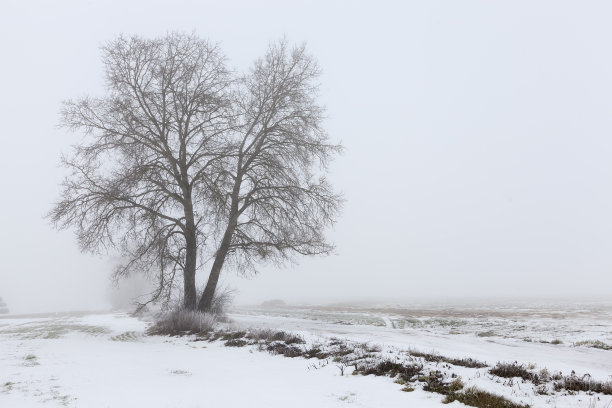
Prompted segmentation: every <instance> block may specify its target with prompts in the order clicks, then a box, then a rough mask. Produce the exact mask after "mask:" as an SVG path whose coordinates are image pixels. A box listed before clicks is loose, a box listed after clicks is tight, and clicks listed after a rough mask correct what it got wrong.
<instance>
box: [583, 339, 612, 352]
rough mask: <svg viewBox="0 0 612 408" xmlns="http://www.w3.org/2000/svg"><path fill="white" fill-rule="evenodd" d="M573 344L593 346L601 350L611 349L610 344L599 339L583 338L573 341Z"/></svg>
mask: <svg viewBox="0 0 612 408" xmlns="http://www.w3.org/2000/svg"><path fill="white" fill-rule="evenodd" d="M574 346H586V347H593V348H596V349H601V350H612V345H610V344H607V343H604V342H603V341H601V340H583V341H578V342H576V343H574Z"/></svg>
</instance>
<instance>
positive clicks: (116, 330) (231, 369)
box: [0, 309, 612, 408]
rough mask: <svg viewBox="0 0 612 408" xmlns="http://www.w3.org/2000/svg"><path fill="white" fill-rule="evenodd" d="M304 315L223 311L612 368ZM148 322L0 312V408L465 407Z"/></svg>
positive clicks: (345, 332)
mask: <svg viewBox="0 0 612 408" xmlns="http://www.w3.org/2000/svg"><path fill="white" fill-rule="evenodd" d="M308 313H309V312H307V311H304V310H302V311H300V313H296V312H291V311H283V312H282V313H281V312H279V311H275V312H265V311H261V310H250V311H248V310H244V309H243V310H239V311H237V312H236V313H233V314H231V315H230V317H231V319H232V320H233V321H234V325H236V326H239V327H258V328H265V327H269V328H280V329H284V330H288V331H293V332H297V333H301V334H302V335H304V337H305V338H306V339H307V340H309V341H317V340H320V339H321V338H329V337H332V336H336V337H344V338H349V339H354V340H359V341H367V342H370V343H377V344H380V345H382V346H383V349H384V350H387V349H388V350H391V349H393V350H398V349H404V350H405V349H409V348H413V349H419V350H422V351H426V352H431V351H435V352H439V353H440V354H442V355H447V356H451V357H473V358H476V359H480V360H486V361H487V362H488V363H489V364H494V363H495V362H497V361H514V360H517V361H521V362H526V363H527V362H528V363H533V364H535V365H537V366H538V368H543V367H546V368H548V369H549V370H562V371H564V372H565V373H569V371H571V370H576V372H577V373H579V374H583V373H586V372H588V373H590V374H591V375H593V376H594V377H597V378H599V379H602V380H605V379H610V374H612V351H606V350H597V349H592V348H586V347H572V346H571V344H561V345H551V344H542V343H537V342H525V341H522V340H518V339H516V338H511V337H508V338H503V337H497V336H493V337H479V336H477V335H474V334H470V333H468V332H463V333H460V334H449V333H447V332H444V330H447V328H444V329H439V330H433V329H432V328H431V326H427V325H425V326H423V327H419V328H415V327H403V328H397V327H396V326H397V325H396V323H397V318H394V317H393V316H391V315H389V314H384V316H379V318H380V320H381V321H382V324H380V325H379V324H378V323H376V324H367V318H363V316H361V317H359V320H360V322H361V323H362V324H347V323H348V322H346V321H343V322H333V321H332V320H334V319H335V318H334V319H332V318H325V317H322V316H321V314H319V315H317V313H320V312H315V311H312V312H311V315H312V317H313V318H307V317H308ZM369 313H370V312H369ZM323 314H324V313H323ZM376 315H377V314H376V312H371V313H370V314H369V316H370V317H372V316H374V317H375V316H376ZM314 318H316V319H317V320H314ZM362 318H363V319H362ZM374 320H375V319H374ZM598 321H599V320H598ZM364 322H365V323H364ZM339 323H342V324H339ZM600 323H602V324H604V322H603V321H600ZM608 323H609V322H606V323H605V324H608ZM146 325H147V323H146V322H143V321H141V320H138V319H136V318H133V317H130V316H128V315H126V314H122V313H106V314H90V315H74V316H73V315H59V316H37V317H11V316H9V317H4V318H0V407H2V408H5V407H7V408H13V407H14V408H22V407H38V406H41V407H43V406H44V407H62V406H68V407H84V408H97V407H147V408H157V407H173V408H176V407H193V408H196V407H212V406H225V407H242V406H249V407H288V406H290V407H344V406H347V404H350V405H349V406H358V407H422V408H428V407H442V406H450V407H452V406H463V405H462V404H460V403H458V402H454V403H453V404H448V405H443V404H442V403H441V401H442V396H441V395H438V394H434V393H428V392H425V391H422V390H421V389H419V388H418V387H417V389H416V390H415V391H414V392H401V391H400V388H401V386H400V385H398V384H395V383H394V382H393V380H392V379H390V378H386V377H373V376H367V377H364V376H361V375H350V373H351V371H352V369H348V370H347V371H346V372H345V375H344V376H341V375H340V370H339V368H338V367H337V366H336V365H335V364H333V363H329V364H327V365H325V364H323V365H322V364H320V361H319V360H315V359H312V360H306V359H303V358H285V357H282V356H273V355H270V354H268V353H265V352H260V351H257V350H256V349H254V348H253V347H244V348H233V347H232V348H229V347H224V346H223V344H222V343H221V342H215V343H208V342H203V341H194V338H192V337H162V336H145V335H144V330H145V328H146ZM394 326H395V327H394ZM464 326H465V325H464ZM598 330H599V329H598ZM591 334H592V333H591ZM589 335H590V334H589ZM455 372H456V373H457V374H459V375H460V376H461V377H462V379H463V380H464V382H465V383H466V384H467V385H476V386H478V387H479V388H482V389H486V390H489V391H492V392H496V393H499V394H503V395H505V396H507V397H508V398H511V399H513V400H515V401H517V402H518V401H523V402H526V403H529V404H531V406H532V407H540V406H541V407H551V408H552V407H558V408H562V407H590V406H594V407H595V408H599V407H602V408H603V407H606V406H607V404H609V403H610V404H612V397H610V396H601V399H600V400H596V399H594V398H595V397H593V396H589V395H586V394H584V393H578V394H577V395H555V396H536V395H534V393H533V390H532V388H531V387H530V386H529V385H526V384H521V383H519V382H516V383H515V384H511V385H508V384H507V382H508V381H504V379H501V380H500V379H497V378H493V376H491V375H489V374H488V373H487V369H469V368H463V367H456V368H455ZM590 404H594V405H590Z"/></svg>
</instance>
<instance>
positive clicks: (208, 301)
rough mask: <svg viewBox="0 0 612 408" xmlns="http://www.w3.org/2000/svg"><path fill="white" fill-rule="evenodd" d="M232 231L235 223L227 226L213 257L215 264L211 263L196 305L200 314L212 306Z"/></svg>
mask: <svg viewBox="0 0 612 408" xmlns="http://www.w3.org/2000/svg"><path fill="white" fill-rule="evenodd" d="M234 229H235V222H233V223H231V225H228V226H227V229H226V230H225V234H224V235H223V241H221V245H220V246H219V249H218V250H217V254H216V255H215V262H213V266H212V268H211V269H210V275H209V276H208V282H206V288H204V292H203V293H202V297H201V298H200V302H199V303H198V310H199V311H201V312H206V311H209V310H210V307H211V305H212V301H213V297H214V296H215V290H216V289H217V284H218V283H219V275H221V269H223V264H224V263H225V258H226V257H227V253H228V252H229V247H230V243H231V242H232V235H233V233H234Z"/></svg>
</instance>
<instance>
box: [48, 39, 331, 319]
mask: <svg viewBox="0 0 612 408" xmlns="http://www.w3.org/2000/svg"><path fill="white" fill-rule="evenodd" d="M102 51H103V62H104V65H105V68H106V70H105V72H106V94H105V95H104V96H103V97H100V98H90V97H85V98H81V99H78V100H74V101H67V102H66V103H64V107H63V110H62V124H63V125H64V126H66V127H68V128H70V129H73V130H76V131H82V132H84V134H85V135H86V137H85V138H84V140H83V142H81V143H80V144H78V145H77V146H75V147H74V150H73V152H72V154H71V155H70V156H69V157H66V158H64V159H63V163H64V164H65V166H67V167H68V168H69V169H70V174H69V175H68V177H67V178H66V179H65V181H64V183H63V188H62V195H61V199H60V200H59V201H58V202H57V203H56V205H55V206H54V208H53V209H52V211H51V213H50V218H51V220H52V221H53V222H54V223H55V225H56V226H57V227H58V228H67V227H70V226H72V227H75V228H76V233H77V236H78V239H79V243H80V246H81V248H82V249H83V250H87V251H94V252H95V251H100V250H105V249H112V250H119V251H120V253H121V254H122V255H123V258H124V259H125V262H124V263H123V264H122V265H120V266H119V267H118V268H117V270H116V271H115V277H116V278H120V277H122V276H126V275H128V274H130V273H133V272H136V271H141V272H145V273H148V274H150V275H152V276H154V277H155V281H156V284H157V288H156V290H155V291H154V293H152V294H151V298H150V299H149V301H157V300H166V301H167V300H168V299H169V296H170V294H171V293H172V292H173V288H174V287H175V286H176V280H177V279H178V277H180V276H181V275H182V280H183V285H182V295H183V306H184V308H186V309H195V308H196V307H197V308H198V309H200V310H202V311H206V310H210V309H211V305H212V303H213V298H214V295H215V291H216V289H217V284H218V281H219V276H220V274H221V271H222V269H223V267H224V265H225V264H226V261H229V262H228V263H229V264H230V265H231V266H233V267H234V268H235V269H236V270H238V271H239V272H243V273H246V272H249V271H254V270H255V265H256V264H257V262H259V261H262V260H263V261H267V260H272V261H275V262H282V261H284V260H287V259H291V258H292V257H293V255H295V254H302V255H317V254H327V253H329V252H330V251H331V250H332V249H333V246H332V245H331V244H330V243H328V242H327V241H326V240H325V237H324V230H325V228H326V227H327V226H329V225H331V224H332V223H333V222H334V219H335V217H336V215H337V214H338V211H339V208H340V204H341V198H340V196H339V195H338V194H337V193H335V192H334V191H333V189H332V187H331V186H330V184H329V183H328V182H327V181H326V179H325V177H324V176H325V173H326V166H327V164H328V163H329V161H330V160H331V159H332V158H333V157H334V155H335V154H337V153H338V152H339V151H340V150H341V147H340V146H339V145H336V144H332V143H330V142H329V141H328V136H327V134H326V132H325V131H324V129H323V127H322V120H323V108H322V107H321V106H320V105H318V104H317V101H316V97H317V83H316V80H317V78H318V75H319V72H318V68H317V66H316V63H315V62H314V60H313V59H312V57H310V56H309V55H308V54H307V53H306V51H305V48H304V47H303V46H302V47H296V48H292V49H290V48H289V47H288V46H287V44H286V43H285V42H284V41H281V42H279V43H277V44H274V45H272V46H271V47H270V48H269V50H268V52H267V53H266V55H265V57H264V58H263V59H261V60H259V61H257V62H256V63H255V65H254V67H253V69H252V71H251V72H250V73H249V74H248V75H245V76H238V75H235V74H232V73H230V72H229V71H228V70H227V68H226V66H225V58H224V56H223V55H222V54H221V52H220V51H219V49H218V47H217V46H215V45H213V44H211V43H209V42H208V41H204V40H201V39H199V38H197V37H195V36H194V35H184V34H171V35H168V36H166V37H163V38H160V39H154V40H147V39H142V38H139V37H131V38H124V37H120V38H118V39H117V40H115V41H112V42H110V43H108V44H107V45H106V46H104V47H103V48H102ZM205 255H206V256H207V257H210V260H211V262H210V263H211V265H210V273H209V277H208V281H207V284H206V287H205V289H204V291H203V293H202V294H201V297H200V300H199V302H198V301H197V293H196V285H195V282H196V272H197V270H199V269H201V268H203V267H204V266H205V265H207V263H206V261H205Z"/></svg>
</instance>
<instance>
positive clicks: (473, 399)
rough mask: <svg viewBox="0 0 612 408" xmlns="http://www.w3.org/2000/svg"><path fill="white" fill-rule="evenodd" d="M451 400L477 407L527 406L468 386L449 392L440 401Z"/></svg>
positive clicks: (505, 407)
mask: <svg viewBox="0 0 612 408" xmlns="http://www.w3.org/2000/svg"><path fill="white" fill-rule="evenodd" d="M453 401H459V402H461V403H463V404H465V405H469V406H472V407H479V408H529V405H524V404H517V403H515V402H512V401H510V400H509V399H506V398H504V397H502V396H501V395H496V394H491V393H490V392H487V391H483V390H479V389H477V388H475V387H471V388H468V389H467V390H465V391H464V392H451V393H449V394H447V395H446V397H445V398H444V401H442V402H443V403H445V404H449V403H451V402H453Z"/></svg>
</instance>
